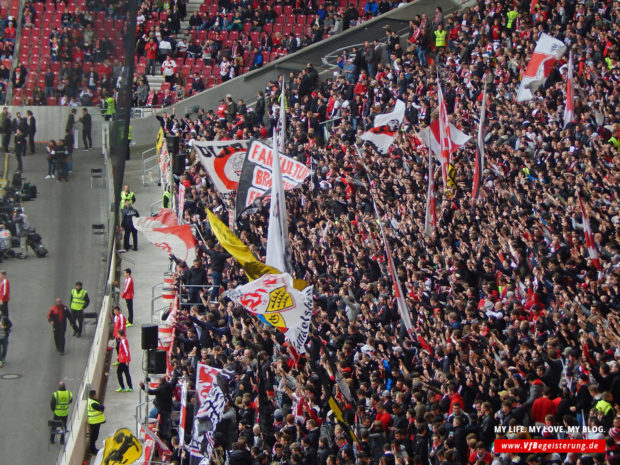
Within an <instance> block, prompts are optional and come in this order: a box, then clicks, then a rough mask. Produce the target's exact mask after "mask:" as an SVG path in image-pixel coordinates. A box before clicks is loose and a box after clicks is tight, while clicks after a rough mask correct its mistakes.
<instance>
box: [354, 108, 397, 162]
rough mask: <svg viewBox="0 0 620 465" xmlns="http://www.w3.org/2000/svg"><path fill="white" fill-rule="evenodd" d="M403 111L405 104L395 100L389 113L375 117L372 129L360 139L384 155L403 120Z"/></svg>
mask: <svg viewBox="0 0 620 465" xmlns="http://www.w3.org/2000/svg"><path fill="white" fill-rule="evenodd" d="M405 109H406V106H405V102H403V101H402V100H397V101H396V104H395V105H394V109H393V110H392V111H391V112H390V113H383V114H380V115H377V116H375V120H374V127H373V128H372V129H369V130H368V131H366V132H365V133H364V134H362V135H361V136H360V139H362V140H365V141H368V142H370V143H372V144H373V145H374V146H375V147H376V148H377V151H378V152H379V153H382V154H384V155H385V154H386V153H387V152H388V150H389V149H390V146H391V145H392V142H394V138H395V137H396V133H397V132H398V128H400V125H401V124H402V122H403V120H404V119H405Z"/></svg>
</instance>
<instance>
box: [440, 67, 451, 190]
mask: <svg viewBox="0 0 620 465" xmlns="http://www.w3.org/2000/svg"><path fill="white" fill-rule="evenodd" d="M437 100H438V104H439V118H438V119H439V147H440V151H441V176H442V179H443V185H444V188H446V187H447V186H448V165H449V164H450V162H451V161H452V137H450V122H449V121H448V111H447V110H446V103H445V102H444V99H443V91H442V90H441V84H440V83H439V77H438V78H437Z"/></svg>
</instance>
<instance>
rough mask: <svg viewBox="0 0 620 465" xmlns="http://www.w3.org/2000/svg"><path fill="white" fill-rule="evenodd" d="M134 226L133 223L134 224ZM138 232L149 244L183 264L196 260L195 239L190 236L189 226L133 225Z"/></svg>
mask: <svg viewBox="0 0 620 465" xmlns="http://www.w3.org/2000/svg"><path fill="white" fill-rule="evenodd" d="M134 225H135V223H134ZM135 226H136V229H137V230H138V231H142V233H143V234H144V236H145V237H146V238H147V240H148V241H149V242H150V243H151V244H155V246H157V247H159V248H160V249H162V250H163V251H165V252H166V253H167V254H168V255H169V254H173V255H174V256H175V257H177V258H178V259H180V260H182V261H184V262H187V263H189V262H192V261H194V258H196V250H195V249H194V247H196V239H194V235H193V234H192V228H191V226H190V225H189V224H184V225H180V226H167V227H163V228H143V227H138V225H135Z"/></svg>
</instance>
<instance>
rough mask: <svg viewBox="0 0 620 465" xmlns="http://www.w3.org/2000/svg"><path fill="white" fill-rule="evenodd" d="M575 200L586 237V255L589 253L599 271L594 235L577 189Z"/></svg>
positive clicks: (599, 264) (599, 263) (599, 265)
mask: <svg viewBox="0 0 620 465" xmlns="http://www.w3.org/2000/svg"><path fill="white" fill-rule="evenodd" d="M577 202H579V208H580V210H581V218H582V220H581V221H582V225H583V234H584V236H585V239H586V248H587V249H588V255H590V260H592V264H593V265H594V268H596V269H597V270H599V271H600V269H601V262H600V260H599V259H598V251H597V250H596V245H595V244H594V236H592V229H591V228H590V220H589V219H588V215H587V214H586V207H585V205H584V204H583V200H581V195H579V191H577Z"/></svg>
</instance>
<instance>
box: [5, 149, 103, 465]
mask: <svg viewBox="0 0 620 465" xmlns="http://www.w3.org/2000/svg"><path fill="white" fill-rule="evenodd" d="M37 151H38V153H36V154H35V155H28V156H27V157H25V158H24V170H25V176H26V178H27V179H28V180H29V181H31V182H33V183H34V184H35V185H36V186H37V188H38V191H39V195H38V197H37V199H36V200H34V201H30V202H24V210H25V212H26V214H27V215H28V217H29V219H30V222H31V224H32V226H33V227H35V228H36V229H37V232H39V233H40V234H41V236H42V238H43V244H44V246H45V247H46V248H47V249H48V250H49V255H48V256H47V257H45V258H37V257H36V256H34V254H33V253H32V251H29V256H28V258H26V259H24V260H18V259H15V258H11V259H7V260H5V261H4V262H3V263H2V264H0V268H2V269H5V270H6V271H7V273H8V278H9V281H10V283H11V301H10V304H9V311H10V318H11V320H12V322H13V331H12V333H11V336H10V339H9V347H8V356H7V362H6V365H5V366H4V368H0V463H2V464H12V463H15V464H17V463H21V464H31V463H40V464H54V463H56V457H57V455H58V452H59V447H60V446H59V445H56V446H50V445H49V434H48V426H47V421H48V420H49V419H51V417H52V414H51V412H50V408H49V401H50V398H51V394H52V392H53V391H54V390H55V389H56V387H57V385H58V382H59V381H60V380H64V381H65V382H66V384H67V387H68V388H69V389H70V390H75V389H77V388H78V387H79V385H80V380H81V377H82V374H83V370H84V366H85V363H86V358H87V356H88V353H89V350H90V344H91V339H92V336H93V332H94V325H91V324H89V325H87V326H86V328H85V331H84V333H85V334H84V337H82V338H81V339H78V338H75V337H72V334H73V331H72V330H71V329H70V328H69V329H67V334H66V340H67V342H66V349H65V350H66V355H65V356H60V355H59V354H58V353H57V352H56V350H55V348H54V342H53V336H52V331H51V327H50V325H49V324H48V322H47V320H46V315H47V312H48V310H49V308H50V307H51V306H52V305H53V304H54V299H55V298H56V297H60V298H62V299H63V301H64V302H68V299H69V294H70V291H71V288H72V287H73V285H74V283H75V281H77V280H80V281H83V282H84V286H85V288H86V289H87V290H88V291H89V295H90V299H91V307H90V308H89V309H88V310H94V309H98V308H99V306H100V303H101V297H100V294H101V293H102V289H100V282H101V278H102V276H103V273H102V271H103V270H104V267H105V263H104V262H103V261H102V259H101V253H102V252H103V250H104V247H105V245H103V244H101V245H99V244H96V243H94V242H93V241H92V237H91V224H92V223H100V222H102V220H103V219H104V218H103V217H104V212H103V210H102V208H101V207H102V205H103V199H104V198H106V196H107V194H106V191H105V189H103V188H101V187H98V188H96V189H92V190H91V188H90V169H91V168H95V167H102V166H103V157H102V156H101V155H99V150H91V151H88V152H83V151H77V152H75V153H74V163H73V174H72V175H70V180H69V182H68V183H65V182H63V183H58V182H56V181H55V180H46V179H44V176H45V175H46V174H47V161H46V156H45V154H44V152H43V149H42V148H41V147H38V148H37ZM11 164H12V166H13V167H15V166H16V163H15V159H14V158H12V159H11ZM7 375H9V379H7V378H6V376H7ZM10 375H15V376H16V377H15V378H14V379H10V378H11V377H10Z"/></svg>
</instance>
